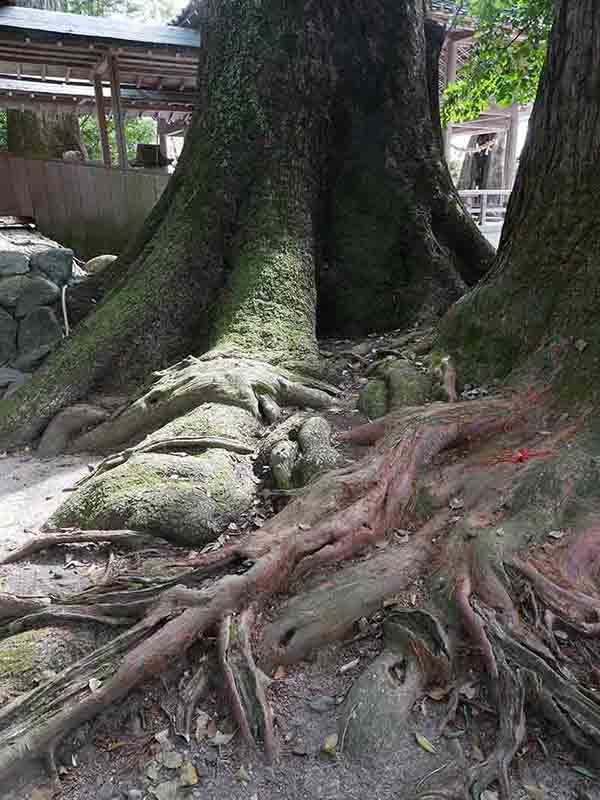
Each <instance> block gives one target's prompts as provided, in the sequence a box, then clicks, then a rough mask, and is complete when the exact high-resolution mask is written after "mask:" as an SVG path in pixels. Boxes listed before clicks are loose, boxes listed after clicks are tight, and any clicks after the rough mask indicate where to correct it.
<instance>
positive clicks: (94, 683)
mask: <svg viewBox="0 0 600 800" xmlns="http://www.w3.org/2000/svg"><path fill="white" fill-rule="evenodd" d="M88 686H89V687H90V689H91V691H92V692H97V691H98V689H99V688H100V687H101V686H102V681H99V680H98V678H90V679H89V681H88Z"/></svg>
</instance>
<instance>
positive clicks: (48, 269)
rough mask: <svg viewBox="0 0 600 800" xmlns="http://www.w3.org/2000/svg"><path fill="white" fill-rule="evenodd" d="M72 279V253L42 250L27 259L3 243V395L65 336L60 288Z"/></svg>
mask: <svg viewBox="0 0 600 800" xmlns="http://www.w3.org/2000/svg"><path fill="white" fill-rule="evenodd" d="M72 275H73V251H72V250H67V249H65V248H51V249H48V250H37V251H36V252H34V253H32V254H31V255H27V254H26V253H24V252H22V251H21V250H19V249H18V248H16V247H14V245H12V244H11V243H10V242H8V241H6V240H5V241H3V242H2V243H1V244H0V396H2V393H3V388H4V389H6V387H7V386H9V385H10V389H16V388H17V386H16V385H15V384H17V385H18V384H19V383H21V382H22V380H21V379H20V377H19V374H22V373H27V372H31V371H32V370H34V369H36V368H37V367H38V366H39V365H40V363H41V362H42V361H43V360H44V358H46V356H47V355H48V354H49V353H50V352H51V351H52V350H53V349H54V348H55V347H56V345H57V344H58V342H59V341H60V340H61V338H62V336H63V328H62V325H61V323H60V321H59V320H60V318H61V317H60V295H61V289H62V287H63V286H65V285H66V284H67V283H68V282H69V281H70V280H71V278H72Z"/></svg>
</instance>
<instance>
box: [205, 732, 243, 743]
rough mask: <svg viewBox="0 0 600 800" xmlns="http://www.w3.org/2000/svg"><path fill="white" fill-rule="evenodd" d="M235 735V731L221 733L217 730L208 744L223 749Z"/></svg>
mask: <svg viewBox="0 0 600 800" xmlns="http://www.w3.org/2000/svg"><path fill="white" fill-rule="evenodd" d="M235 734H236V731H234V732H233V733H223V731H220V730H218V729H217V732H216V733H215V735H214V736H213V737H212V738H210V739H209V740H208V741H209V744H212V746H213V747H224V746H225V745H226V744H229V742H230V741H231V740H232V739H233V737H234V736H235Z"/></svg>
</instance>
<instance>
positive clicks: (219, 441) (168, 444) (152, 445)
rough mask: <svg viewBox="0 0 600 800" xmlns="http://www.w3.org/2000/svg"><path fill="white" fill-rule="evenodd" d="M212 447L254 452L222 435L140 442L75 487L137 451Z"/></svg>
mask: <svg viewBox="0 0 600 800" xmlns="http://www.w3.org/2000/svg"><path fill="white" fill-rule="evenodd" d="M211 447H217V448H221V449H222V450H228V451H229V452H231V453H240V454H241V455H250V454H251V453H252V452H254V451H253V448H252V447H249V446H248V445H247V444H244V443H243V442H236V441H235V440H230V439H225V438H224V437H221V436H202V437H197V438H192V437H188V438H186V437H184V436H182V437H177V438H172V439H159V440H150V441H147V442H140V444H138V445H136V446H135V447H129V448H128V449H127V450H122V451H121V452H120V453H114V455H111V456H108V457H107V458H104V459H103V460H102V461H101V462H100V463H99V464H98V466H97V467H96V468H95V469H94V471H93V472H90V474H89V475H84V476H83V478H80V480H78V481H77V483H76V484H75V485H74V487H73V488H74V489H78V488H79V487H80V486H83V484H84V483H87V482H88V481H89V480H91V479H92V478H96V477H97V476H98V475H102V474H103V473H105V472H108V471H109V470H111V469H114V467H118V466H120V465H121V464H125V463H126V462H127V461H128V460H129V459H130V458H131V456H133V455H135V454H136V453H159V452H164V453H168V452H169V451H172V450H176V451H177V452H178V453H189V452H190V451H197V450H208V449H209V448H211Z"/></svg>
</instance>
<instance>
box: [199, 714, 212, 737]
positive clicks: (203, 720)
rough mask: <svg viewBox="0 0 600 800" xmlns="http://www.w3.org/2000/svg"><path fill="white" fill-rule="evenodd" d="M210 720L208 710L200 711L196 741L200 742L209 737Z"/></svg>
mask: <svg viewBox="0 0 600 800" xmlns="http://www.w3.org/2000/svg"><path fill="white" fill-rule="evenodd" d="M210 721H211V719H210V714H207V713H206V711H198V715H197V717H196V741H197V742H198V744H200V742H203V741H204V740H205V739H207V738H208V736H209V733H208V726H209V723H210ZM213 736H214V733H213Z"/></svg>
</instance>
